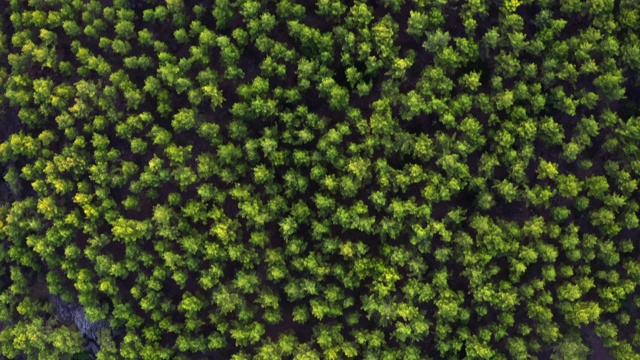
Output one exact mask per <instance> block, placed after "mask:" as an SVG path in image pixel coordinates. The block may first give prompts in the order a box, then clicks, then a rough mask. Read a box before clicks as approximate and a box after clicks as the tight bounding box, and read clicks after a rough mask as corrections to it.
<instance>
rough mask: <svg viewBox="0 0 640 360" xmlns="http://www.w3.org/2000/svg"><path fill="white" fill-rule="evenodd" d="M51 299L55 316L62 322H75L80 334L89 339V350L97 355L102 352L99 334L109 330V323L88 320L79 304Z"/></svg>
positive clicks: (52, 297) (57, 297) (53, 296)
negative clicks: (103, 330)
mask: <svg viewBox="0 0 640 360" xmlns="http://www.w3.org/2000/svg"><path fill="white" fill-rule="evenodd" d="M49 299H50V300H51V302H52V303H53V305H54V306H55V308H54V314H55V315H56V316H57V317H58V319H59V320H60V321H61V322H73V323H74V324H75V325H76V326H77V327H78V330H79V331H80V334H82V336H83V337H84V338H85V339H87V341H88V344H87V350H88V351H89V352H91V353H93V354H96V353H97V352H98V351H99V350H100V344H99V343H98V333H99V332H100V330H102V329H107V328H109V323H108V322H107V321H104V320H102V321H98V322H92V321H90V320H88V319H87V317H86V313H85V311H84V308H83V307H82V305H80V304H78V303H75V302H73V303H68V302H66V301H63V300H62V299H61V298H60V297H59V296H56V295H50V297H49Z"/></svg>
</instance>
